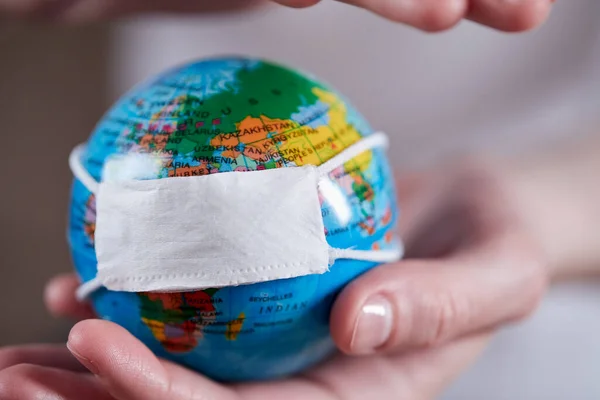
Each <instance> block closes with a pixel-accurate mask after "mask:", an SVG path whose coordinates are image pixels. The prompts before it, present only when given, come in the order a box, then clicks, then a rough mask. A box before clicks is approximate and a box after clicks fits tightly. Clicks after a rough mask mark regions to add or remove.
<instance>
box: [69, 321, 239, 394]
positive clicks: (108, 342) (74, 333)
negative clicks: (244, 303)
mask: <svg viewBox="0 0 600 400" xmlns="http://www.w3.org/2000/svg"><path fill="white" fill-rule="evenodd" d="M67 347H68V349H69V350H70V351H71V353H72V354H73V356H75V358H77V359H78V360H79V361H80V362H81V363H82V364H83V365H84V366H85V367H86V368H88V369H89V370H90V372H92V373H93V374H94V375H96V377H98V379H100V381H101V382H102V383H103V384H104V386H105V387H106V389H107V390H108V392H109V393H110V394H111V395H112V396H114V397H115V399H117V400H164V399H173V400H178V399H185V400H193V399H206V398H210V399H215V400H230V399H232V398H233V395H232V393H230V392H229V391H228V390H227V389H226V388H224V387H221V386H219V385H217V384H216V383H214V382H212V381H210V380H208V379H206V378H204V377H202V376H200V375H197V374H194V373H193V372H191V371H189V370H186V369H185V368H182V367H179V366H177V365H175V364H171V363H168V362H166V361H161V360H159V359H158V358H157V357H156V356H155V355H154V354H153V353H152V352H151V351H150V350H149V349H148V348H147V347H146V346H144V344H143V343H142V342H140V341H139V340H138V339H136V338H135V337H133V336H132V335H131V334H130V333H129V332H128V331H127V330H125V329H124V328H122V327H120V326H118V325H116V324H114V323H112V322H108V321H102V320H87V321H82V322H80V323H78V324H77V325H75V326H74V327H73V329H72V330H71V332H70V334H69V340H68V342H67Z"/></svg>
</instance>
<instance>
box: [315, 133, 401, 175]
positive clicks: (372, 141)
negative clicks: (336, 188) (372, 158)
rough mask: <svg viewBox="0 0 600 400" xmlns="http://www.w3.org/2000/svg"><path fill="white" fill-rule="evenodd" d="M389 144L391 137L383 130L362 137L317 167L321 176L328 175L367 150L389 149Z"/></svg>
mask: <svg viewBox="0 0 600 400" xmlns="http://www.w3.org/2000/svg"><path fill="white" fill-rule="evenodd" d="M388 145H389V139H388V137H387V136H386V134H385V133H383V132H375V133H373V134H372V135H369V136H367V137H365V138H362V139H360V140H359V141H358V142H356V143H354V144H353V145H351V146H350V147H348V148H347V149H346V150H344V151H343V152H341V153H340V154H338V155H336V156H335V157H333V158H331V159H329V160H327V161H326V162H324V163H323V164H321V165H319V166H318V167H317V170H318V171H319V178H324V177H326V176H327V175H328V174H329V173H330V172H331V171H333V170H335V169H336V168H339V167H340V166H342V165H344V164H345V163H347V162H348V161H350V160H351V159H353V158H354V157H356V156H358V155H360V154H361V153H364V152H365V151H369V150H373V149H375V148H383V149H387V147H388Z"/></svg>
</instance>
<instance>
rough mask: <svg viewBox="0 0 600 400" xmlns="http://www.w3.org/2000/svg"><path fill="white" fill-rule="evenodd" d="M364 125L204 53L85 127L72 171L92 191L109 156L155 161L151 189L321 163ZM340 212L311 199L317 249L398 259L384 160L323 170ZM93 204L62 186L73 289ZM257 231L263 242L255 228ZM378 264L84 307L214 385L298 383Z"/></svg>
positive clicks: (246, 64)
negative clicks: (334, 310)
mask: <svg viewBox="0 0 600 400" xmlns="http://www.w3.org/2000/svg"><path fill="white" fill-rule="evenodd" d="M372 133H373V130H372V128H371V126H370V125H369V123H368V122H367V121H366V120H365V118H363V117H362V116H361V115H360V114H359V113H358V112H357V111H356V110H355V109H354V108H353V106H352V105H351V104H350V102H349V101H348V100H347V99H345V98H344V97H343V95H341V94H340V93H338V92H337V91H335V90H334V89H333V88H332V87H331V86H330V85H327V84H325V83H322V82H319V81H318V80H317V79H315V78H314V77H312V76H311V75H310V74H308V73H302V72H299V71H297V70H294V69H291V68H288V67H286V66H284V65H281V64H278V63H276V62H273V61H268V60H263V59H254V58H249V57H241V56H239V57H238V56H235V57H214V58H206V59H201V60H197V61H193V62H189V63H186V64H185V65H180V66H177V67H175V68H172V69H170V70H168V71H166V72H164V73H162V74H160V75H157V76H155V77H153V78H151V79H148V80H146V81H144V82H142V83H141V84H139V85H137V86H136V87H134V88H133V89H132V90H131V91H129V92H128V93H126V94H125V95H124V96H123V97H122V98H121V99H120V100H118V101H117V102H116V103H115V104H114V106H112V107H111V108H110V110H109V111H108V112H107V113H106V114H105V115H104V116H103V118H102V119H101V121H100V122H99V123H98V124H97V126H96V127H95V130H94V131H93V132H92V134H91V136H90V137H89V140H88V141H87V146H86V148H85V151H84V153H83V154H82V155H81V162H82V165H83V166H84V167H85V168H86V169H87V171H88V172H89V173H90V174H91V175H92V176H93V177H94V178H95V179H96V180H98V181H101V180H102V172H103V166H104V163H105V161H106V160H107V158H108V157H110V156H112V155H115V154H128V153H132V152H136V153H157V154H160V155H161V156H162V157H163V158H166V159H167V160H168V162H166V163H164V165H163V166H162V167H161V168H160V169H159V171H158V172H156V171H155V172H153V173H154V174H155V175H156V176H154V177H153V178H155V179H164V178H168V177H189V176H199V175H206V174H216V173H228V172H231V171H255V170H256V171H260V170H266V169H271V168H288V167H294V166H301V165H305V164H313V165H319V164H321V163H323V162H325V161H327V160H328V159H330V158H332V157H333V156H335V155H336V154H338V153H340V152H341V151H342V150H344V149H345V148H347V147H348V146H350V145H351V144H353V143H355V142H357V141H358V140H360V139H361V138H362V137H366V136H368V135H370V134H372ZM331 181H332V183H333V185H334V187H335V188H337V190H338V193H339V192H341V193H342V194H343V196H344V197H345V198H346V199H347V202H348V204H350V206H351V207H350V212H349V213H348V212H347V211H346V213H345V215H343V216H342V215H340V213H339V211H337V210H336V208H335V207H334V206H333V201H332V199H330V198H329V196H330V194H329V193H325V192H321V193H320V201H321V206H322V216H323V220H324V226H325V231H326V232H325V233H326V239H327V242H328V244H330V245H331V246H333V247H338V248H348V247H354V248H356V249H365V250H368V249H398V248H399V246H400V241H399V239H398V238H397V236H396V231H395V224H396V220H397V218H398V213H399V210H398V208H397V206H396V198H395V189H394V182H393V179H392V173H391V169H390V165H389V163H388V160H387V158H386V154H385V150H383V149H375V150H370V151H366V152H363V153H362V154H360V155H358V156H356V157H355V158H353V159H352V160H350V161H348V162H347V163H346V164H344V165H343V166H342V167H340V168H338V169H337V170H336V171H334V172H333V173H332V174H331ZM95 224H96V208H95V197H94V195H93V194H92V193H90V192H89V191H88V190H87V189H86V188H85V186H84V185H83V184H82V183H81V182H80V181H79V180H77V179H74V182H73V185H72V189H71V201H70V212H69V228H68V242H69V245H70V250H71V255H72V259H73V263H74V266H75V269H76V271H77V273H78V275H79V277H80V279H81V281H82V282H87V281H89V280H91V279H93V278H94V277H95V276H96V265H97V263H96V255H95V250H94V232H95ZM257 234H260V232H257ZM376 266H377V263H373V262H365V261H353V260H338V261H336V262H335V264H333V266H331V268H330V270H329V271H328V272H326V273H324V274H314V275H307V276H302V277H298V278H290V279H280V280H274V281H268V282H262V283H255V284H246V285H239V286H231V287H222V288H211V289H203V290H196V291H192V292H189V291H188V292H178V293H159V292H148V293H134V292H116V291H110V290H107V289H105V288H103V289H100V290H98V291H96V292H94V293H93V294H92V296H91V298H90V301H91V303H92V306H93V308H94V310H95V311H96V313H97V315H98V317H99V318H102V319H106V320H109V321H113V322H114V323H116V324H119V325H121V326H122V327H124V328H125V329H127V330H128V331H129V332H131V334H133V335H134V336H135V337H137V338H139V339H140V340H141V341H142V342H143V343H145V344H146V345H147V346H148V347H149V348H150V349H151V350H152V351H153V352H154V353H155V354H156V355H157V356H159V357H163V358H165V359H168V360H171V361H173V362H176V363H179V364H181V365H184V366H186V367H188V368H190V369H193V370H195V371H198V372H200V373H202V374H205V375H206V376H208V377H210V378H212V379H215V380H218V381H228V382H232V381H256V380H264V379H274V378H279V377H284V376H287V375H290V374H294V373H297V372H299V371H302V370H304V369H306V368H309V367H311V366H313V365H314V364H317V363H319V362H322V361H324V360H326V359H327V358H328V357H329V356H330V355H332V354H333V353H334V352H335V348H336V347H335V345H334V343H333V340H332V338H331V336H330V326H329V315H330V311H331V307H332V304H333V302H334V300H335V298H336V296H337V295H338V294H339V292H340V291H341V290H342V289H343V288H344V287H345V286H346V285H347V284H348V283H349V282H351V281H352V280H354V279H356V278H357V277H358V276H360V275H361V274H363V273H365V272H366V271H368V270H369V269H371V268H374V267H376Z"/></svg>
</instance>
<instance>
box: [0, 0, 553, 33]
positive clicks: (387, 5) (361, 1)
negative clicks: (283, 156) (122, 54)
mask: <svg viewBox="0 0 600 400" xmlns="http://www.w3.org/2000/svg"><path fill="white" fill-rule="evenodd" d="M274 1H276V2H277V3H280V4H283V5H286V6H290V7H295V8H301V7H310V6H313V5H315V4H317V3H319V1H320V0H274ZM339 1H341V2H343V3H347V4H350V5H354V6H358V7H361V8H364V9H366V10H369V11H371V12H374V13H376V14H379V15H381V16H382V17H384V18H386V19H389V20H392V21H397V22H400V23H403V24H406V25H410V26H413V27H415V28H418V29H422V30H424V31H429V32H436V31H443V30H446V29H449V28H451V27H453V26H455V25H456V24H457V23H459V22H460V21H462V20H463V19H468V20H471V21H475V22H478V23H481V24H483V25H486V26H489V27H492V28H495V29H499V30H503V31H525V30H529V29H532V28H535V27H537V26H539V25H540V24H541V23H542V22H543V21H544V20H545V19H546V18H547V16H548V14H549V13H550V9H551V5H552V3H553V2H554V1H555V0H339ZM264 3H266V0H219V1H212V2H211V1H201V0H196V1H189V0H164V1H145V0H119V1H98V0H50V1H48V0H0V15H2V14H8V15H12V16H24V15H30V16H40V17H46V18H59V19H64V20H70V21H88V20H97V19H100V18H109V17H115V16H120V15H126V14H131V13H141V12H181V13H182V12H185V13H191V12H210V11H227V10H234V9H244V8H249V7H254V6H256V5H258V4H264Z"/></svg>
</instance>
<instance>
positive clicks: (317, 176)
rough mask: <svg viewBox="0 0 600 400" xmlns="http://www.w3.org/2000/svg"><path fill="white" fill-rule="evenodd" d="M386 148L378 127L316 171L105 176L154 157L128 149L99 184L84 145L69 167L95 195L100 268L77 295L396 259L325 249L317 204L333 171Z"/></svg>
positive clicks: (208, 283)
mask: <svg viewBox="0 0 600 400" xmlns="http://www.w3.org/2000/svg"><path fill="white" fill-rule="evenodd" d="M386 146H387V138H386V136H385V135H383V134H382V133H375V134H373V135H370V136H367V137H365V138H363V139H361V140H360V141H359V142H357V143H355V144H354V145H352V146H350V147H349V148H347V149H346V150H344V151H343V152H342V153H340V154H338V155H337V156H335V157H333V158H332V159H330V160H329V161H327V162H325V163H323V164H322V165H320V166H318V167H316V166H312V165H305V166H302V167H287V168H277V169H268V170H262V171H251V172H223V173H217V174H211V175H203V176H190V177H172V178H163V179H149V180H136V179H134V178H132V177H129V178H125V179H123V177H121V178H120V179H114V178H112V179H111V178H110V171H111V166H112V168H115V167H117V169H118V166H120V167H121V171H123V168H124V167H125V171H126V172H127V168H126V167H127V165H129V166H131V165H132V163H138V162H144V161H143V160H144V158H143V157H144V156H145V157H152V156H151V155H149V154H146V155H140V154H126V155H123V156H121V158H119V157H117V158H115V159H113V160H108V161H107V162H106V165H105V168H104V173H103V176H104V181H103V182H100V183H99V182H96V181H95V180H94V178H93V177H91V176H90V174H89V173H88V172H87V171H86V170H85V169H84V167H83V166H82V164H81V161H80V156H81V152H82V150H83V147H82V146H81V145H80V146H78V147H76V148H75V149H74V150H73V152H72V153H71V157H70V158H69V164H70V166H71V170H72V171H73V174H74V175H75V177H76V178H77V179H79V180H80V181H81V182H82V183H83V184H84V185H85V186H86V187H87V188H88V189H89V190H90V191H91V192H92V193H94V194H95V195H96V212H97V220H96V231H95V250H96V256H97V261H98V273H97V276H96V278H94V279H93V280H91V281H89V282H86V283H85V284H83V285H82V286H81V287H80V288H79V290H78V297H79V298H80V299H83V298H85V297H87V296H88V295H89V294H90V293H92V292H93V291H95V290H97V289H98V288H100V287H102V286H104V287H105V288H107V289H109V290H115V291H127V292H151V291H160V292H169V291H190V290H200V289H205V288H209V287H211V288H213V287H223V286H235V285H240V284H250V283H256V282H264V281H270V280H276V279H284V278H293V277H299V276H304V275H309V274H322V273H325V272H327V271H328V270H329V267H330V266H331V265H332V264H333V263H334V262H335V260H338V259H343V258H345V259H356V260H363V261H371V262H379V263H387V262H394V261H397V260H399V259H400V258H401V257H402V251H401V250H355V249H352V248H349V249H338V248H332V247H330V246H329V245H328V243H327V241H326V239H325V228H324V225H323V218H322V215H321V205H320V202H319V187H321V188H322V189H325V190H327V189H328V188H329V189H331V187H332V186H334V185H332V182H331V180H330V178H329V177H328V174H329V173H330V172H331V171H333V170H334V169H336V168H338V167H340V166H341V165H343V164H345V163H346V162H347V161H349V160H350V159H352V158H354V157H356V156H357V155H359V154H361V153H362V152H365V151H368V150H371V149H374V148H377V147H386ZM128 157H129V158H128ZM145 160H146V161H145V162H146V163H147V162H148V160H150V162H151V163H152V162H155V160H152V159H151V158H146V159H145ZM119 163H121V164H119ZM154 165H157V164H156V163H154ZM137 178H138V179H139V176H138V177H137ZM334 189H335V188H334ZM341 196H342V197H341V198H342V200H344V197H343V195H341Z"/></svg>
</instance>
